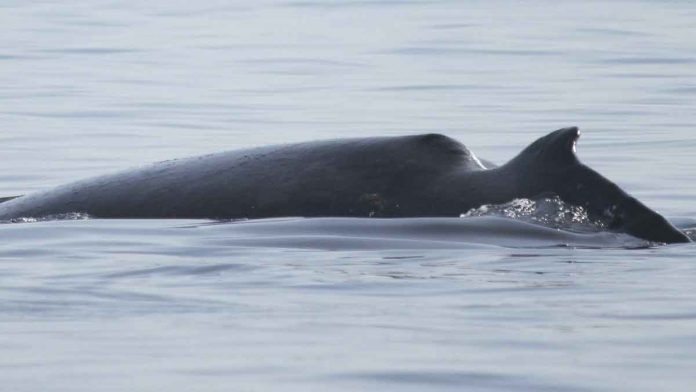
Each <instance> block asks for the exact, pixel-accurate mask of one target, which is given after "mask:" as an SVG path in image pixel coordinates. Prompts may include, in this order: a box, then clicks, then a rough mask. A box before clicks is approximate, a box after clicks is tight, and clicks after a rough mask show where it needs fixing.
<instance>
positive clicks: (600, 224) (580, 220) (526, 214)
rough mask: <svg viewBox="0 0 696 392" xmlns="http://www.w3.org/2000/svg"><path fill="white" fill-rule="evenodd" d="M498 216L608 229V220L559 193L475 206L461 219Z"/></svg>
mask: <svg viewBox="0 0 696 392" xmlns="http://www.w3.org/2000/svg"><path fill="white" fill-rule="evenodd" d="M480 216H498V217H504V218H511V219H515V220H520V221H524V222H529V223H535V224H538V225H542V226H546V227H551V228H554V229H562V230H568V231H575V232H582V233H596V232H600V231H604V230H606V228H607V222H605V221H602V220H598V219H592V218H591V217H590V216H589V214H588V213H587V210H585V209H584V208H583V207H581V206H574V205H570V204H567V203H565V202H564V201H563V200H561V199H560V198H559V197H558V196H554V197H544V198H539V199H536V200H532V199H514V200H512V201H510V202H507V203H504V204H485V205H482V206H481V207H477V208H472V209H470V210H469V211H467V212H466V213H464V214H461V215H460V217H461V218H470V217H480Z"/></svg>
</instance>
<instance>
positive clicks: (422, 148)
mask: <svg viewBox="0 0 696 392" xmlns="http://www.w3.org/2000/svg"><path fill="white" fill-rule="evenodd" d="M579 135H580V133H579V131H578V129H577V128H575V127H572V128H564V129H559V130H557V131H555V132H552V133H550V134H548V135H546V136H544V137H542V138H540V139H538V140H536V141H535V142H534V143H532V144H531V145H530V146H528V147H527V148H526V149H524V150H523V151H522V152H521V153H520V154H519V155H517V156H516V157H515V158H513V159H512V160H510V161H509V162H508V163H506V164H505V165H502V166H500V167H490V166H493V165H490V164H488V165H487V166H488V167H485V166H484V164H482V163H481V161H479V160H478V159H477V158H476V157H475V156H474V155H473V154H472V153H471V152H470V151H469V150H468V149H467V148H466V147H465V146H464V145H462V144H461V143H459V142H457V141H455V140H453V139H451V138H448V137H446V136H443V135H438V134H427V135H417V136H402V137H376V138H362V139H341V140H329V141H318V142H308V143H299V144H289V145H279V146H269V147H260V148H253V149H247V150H238V151H230V152H224V153H219V154H212V155H206V156H201V157H194V158H187V159H178V160H172V161H165V162H160V163H156V164H153V165H150V166H147V167H145V168H141V169H136V170H130V171H125V172H121V173H116V174H111V175H106V176H102V177H97V178H93V179H89V180H85V181H80V182H76V183H72V184H68V185H64V186H61V187H58V188H55V189H52V190H48V191H45V192H40V193H36V194H32V195H28V196H22V197H17V198H13V199H10V200H6V201H4V202H1V203H0V220H8V219H15V218H19V217H40V216H46V215H54V214H61V213H68V212H85V213H87V214H89V215H90V216H93V217H99V218H267V217H282V216H305V217H316V216H325V217H326V216H335V217H341V216H354V217H355V216H358V217H359V216H365V217H367V216H375V217H417V216H433V217H434V216H459V215H460V214H461V213H463V212H466V211H468V210H469V209H471V208H476V207H479V206H481V205H484V204H498V203H505V202H508V201H510V200H512V199H515V198H532V197H535V196H539V195H544V194H555V195H558V196H559V197H560V198H561V199H562V200H564V201H565V202H567V203H570V204H574V205H580V206H583V207H585V208H586V209H587V210H588V212H589V213H590V215H591V216H593V217H600V218H603V219H604V220H606V221H609V222H610V223H609V227H610V229H612V230H615V231H619V232H625V233H628V234H631V235H633V236H636V237H639V238H643V239H646V240H650V241H655V242H663V243H675V242H689V238H688V237H687V236H686V235H684V233H682V232H681V231H679V230H678V229H676V228H675V227H674V226H672V225H671V224H670V223H669V222H668V221H667V220H666V219H665V218H664V217H662V216H661V215H660V214H658V213H656V212H655V211H653V210H651V209H649V208H648V207H646V206H645V205H643V204H642V203H641V202H639V201H638V200H636V199H635V198H633V197H631V196H630V195H628V194H627V193H626V192H624V191H623V190H621V188H619V187H618V186H617V185H615V184H614V183H612V182H611V181H609V180H607V179H606V178H604V177H603V176H601V175H600V174H598V173H597V172H595V171H594V170H592V169H590V168H589V167H587V166H585V165H583V164H582V163H580V162H579V161H578V159H577V157H576V155H575V152H574V150H575V143H576V141H577V139H578V137H579Z"/></svg>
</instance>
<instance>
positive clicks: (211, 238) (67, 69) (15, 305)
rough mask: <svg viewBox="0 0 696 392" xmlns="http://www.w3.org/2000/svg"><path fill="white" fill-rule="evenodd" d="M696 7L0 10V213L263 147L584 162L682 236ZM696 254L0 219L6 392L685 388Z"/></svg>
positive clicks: (91, 5)
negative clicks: (565, 150)
mask: <svg viewBox="0 0 696 392" xmlns="http://www.w3.org/2000/svg"><path fill="white" fill-rule="evenodd" d="M694 21H696V4H694V3H693V2H689V1H662V2H648V1H645V2H629V1H616V2H586V1H582V2H580V1H577V2H571V1H567V2H565V1H564V2H550V1H549V2H545V1H537V2H529V3H527V2H517V1H466V2H463V1H406V0H404V1H398V0H394V1H386V0H382V1H379V0H378V1H360V0H356V1H329V0H326V1H286V2H282V1H281V2H272V1H253V2H252V1H248V2H230V1H196V2H185V1H148V2H136V1H119V2H115V1H114V2H107V1H73V2H53V1H42V2H40V1H36V2H27V1H12V0H6V1H3V2H2V3H1V4H0V157H2V158H1V159H2V165H3V169H2V170H1V171H0V197H2V196H12V195H19V194H24V193H27V192H31V191H35V190H39V189H46V188H49V187H51V186H54V185H58V184H62V183H65V182H67V181H71V180H75V179H80V178H83V177H88V176H91V175H97V174H103V173H106V172H110V171H114V170H119V169H123V168H124V167H130V166H138V165H141V164H144V163H148V162H152V161H157V160H163V159H169V158H173V157H184V156H190V155H196V154H202V153H209V152H215V151H221V150H227V149H235V148H241V147H248V146H254V145H263V144H270V143H282V142H293V141H301V140H313V139H321V138H335V137H348V136H372V135H402V134H414V133H421V132H441V133H445V134H447V135H449V136H451V137H454V138H456V139H459V140H461V141H462V142H464V143H465V144H467V146H469V147H470V148H471V149H472V150H473V151H475V152H476V154H477V155H479V156H481V157H484V158H486V159H489V160H492V161H494V162H498V163H503V162H505V161H506V160H507V159H509V158H510V157H512V156H513V155H514V154H515V153H517V152H518V151H519V150H520V149H521V148H523V147H524V146H525V145H526V144H528V143H529V142H531V141H532V140H533V139H535V138H536V137H539V136H542V135H544V134H545V133H547V132H548V131H551V130H554V129H557V128H560V127H564V126H570V125H577V126H580V127H581V129H582V131H583V136H582V138H581V140H580V144H579V151H578V153H579V156H580V158H581V159H582V160H583V161H584V162H585V163H587V164H589V165H590V166H592V167H594V168H595V169H597V170H598V171H600V172H602V173H603V174H605V175H606V176H607V177H609V178H611V179H613V180H614V181H616V182H617V183H618V184H619V185H621V186H622V187H623V188H625V189H626V190H628V191H629V192H631V193H632V194H634V195H635V196H636V197H638V198H639V199H641V200H642V201H644V202H645V203H646V204H648V205H649V206H651V207H653V208H655V209H657V210H658V211H660V212H662V213H664V214H665V215H667V216H668V217H670V219H671V220H672V221H673V222H675V223H676V224H677V225H678V226H680V227H682V228H695V227H696V219H695V218H696V204H695V203H694V202H693V196H694V195H696V186H695V185H694V182H693V180H694V175H693V173H694V172H695V170H694V169H696V159H694V158H693V153H694V151H696V134H695V133H694V132H693V129H692V128H693V126H694V124H696V110H694V109H696V40H695V39H694V37H696V28H695V27H694V26H696V24H694ZM695 256H696V247H695V246H694V245H692V244H687V245H673V246H653V245H651V244H646V243H643V242H641V241H638V240H636V239H632V238H630V237H628V236H623V235H618V234H614V233H606V232H604V233H602V232H600V233H585V234H573V233H568V232H558V231H556V230H552V229H548V228H544V227H541V226H535V225H530V224H529V223H525V222H518V221H512V220H509V219H507V220H506V219H503V218H496V217H485V216H484V217H476V218H466V219H458V218H452V219H439V220H438V219H434V220H433V219H424V220H423V219H420V220H419V219H415V220H404V221H398V222H394V221H392V220H378V219H373V220H367V219H362V220H360V219H358V220H340V219H339V220H337V219H328V220H327V219H324V220H322V219H300V218H287V219H274V220H268V221H258V222H254V221H248V222H245V221H241V222H209V221H188V220H98V219H86V220H79V219H78V220H57V221H43V222H35V223H23V224H4V225H0V379H1V381H0V389H1V390H3V391H4V390H7V391H44V390H51V391H124V390H128V391H162V390H167V391H252V390H259V391H261V390H262V391H270V390H278V391H287V390H295V391H308V390H317V391H319V390H321V391H325V390H346V391H355V390H380V391H381V390H386V391H404V390H406V391H423V390H427V391H433V390H434V391H440V390H442V391H445V390H452V391H454V390H456V391H461V390H466V391H508V390H516V391H519V390H522V391H656V390H664V391H692V390H694V388H696V386H695V385H696V376H694V373H693V369H694V364H695V363H696V264H695V261H696V260H694V259H695Z"/></svg>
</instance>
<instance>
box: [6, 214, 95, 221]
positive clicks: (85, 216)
mask: <svg viewBox="0 0 696 392" xmlns="http://www.w3.org/2000/svg"><path fill="white" fill-rule="evenodd" d="M89 218H90V216H89V214H86V213H84V212H66V213H64V214H52V215H44V216H41V217H19V218H12V219H6V220H0V223H34V222H48V221H56V220H85V219H89Z"/></svg>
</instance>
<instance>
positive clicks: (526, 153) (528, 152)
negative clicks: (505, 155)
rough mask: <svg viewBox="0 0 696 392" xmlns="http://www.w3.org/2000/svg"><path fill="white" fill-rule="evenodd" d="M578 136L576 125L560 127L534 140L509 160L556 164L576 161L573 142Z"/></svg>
mask: <svg viewBox="0 0 696 392" xmlns="http://www.w3.org/2000/svg"><path fill="white" fill-rule="evenodd" d="M578 138H580V130H579V129H578V127H568V128H561V129H559V130H557V131H553V132H551V133H549V134H548V135H546V136H544V137H540V138H539V139H537V140H536V141H534V142H533V143H532V144H530V145H529V146H527V148H525V149H524V150H522V152H520V153H519V154H518V155H517V156H516V157H515V158H513V160H512V161H511V162H513V161H514V162H525V163H529V162H543V163H544V164H556V165H564V164H565V165H568V164H574V163H577V162H578V158H577V156H576V155H575V144H576V142H577V141H578Z"/></svg>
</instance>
